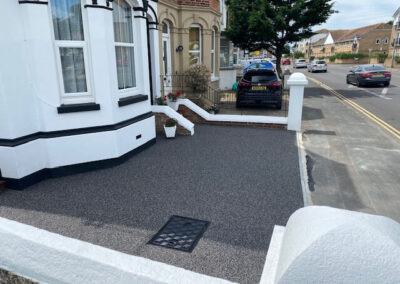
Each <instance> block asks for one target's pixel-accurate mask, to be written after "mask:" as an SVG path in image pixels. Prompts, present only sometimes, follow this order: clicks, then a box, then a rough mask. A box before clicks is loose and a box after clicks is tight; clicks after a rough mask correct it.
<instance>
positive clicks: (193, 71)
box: [185, 65, 211, 92]
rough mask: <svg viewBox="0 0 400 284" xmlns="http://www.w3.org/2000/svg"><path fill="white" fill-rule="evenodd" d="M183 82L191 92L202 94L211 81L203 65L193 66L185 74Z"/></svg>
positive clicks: (208, 72) (209, 74)
mask: <svg viewBox="0 0 400 284" xmlns="http://www.w3.org/2000/svg"><path fill="white" fill-rule="evenodd" d="M185 75H186V77H185V81H186V84H187V86H188V87H190V88H191V89H192V90H193V92H204V91H206V90H207V88H208V85H209V83H210V79H211V73H210V71H208V69H207V67H206V66H204V65H193V66H191V67H190V68H189V69H188V70H187V71H186V72H185Z"/></svg>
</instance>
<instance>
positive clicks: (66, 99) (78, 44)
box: [48, 0, 95, 104]
mask: <svg viewBox="0 0 400 284" xmlns="http://www.w3.org/2000/svg"><path fill="white" fill-rule="evenodd" d="M50 2H51V0H50ZM80 3H81V11H82V25H83V36H84V40H82V41H77V40H56V37H55V34H54V33H55V31H54V23H53V14H52V11H51V3H49V5H48V9H49V17H50V23H51V24H50V26H51V36H52V40H53V43H54V47H55V48H54V50H55V59H56V60H55V61H56V66H57V77H58V82H59V84H58V87H59V94H60V101H61V104H78V103H91V102H95V97H94V95H93V94H92V89H91V71H90V68H89V66H90V63H89V62H90V57H89V52H88V35H89V32H88V28H87V25H88V21H87V17H86V13H85V10H86V9H85V8H84V5H83V1H80ZM62 47H65V48H82V49H83V60H84V65H85V76H86V92H81V93H66V92H65V86H64V77H63V72H62V64H61V54H60V48H62Z"/></svg>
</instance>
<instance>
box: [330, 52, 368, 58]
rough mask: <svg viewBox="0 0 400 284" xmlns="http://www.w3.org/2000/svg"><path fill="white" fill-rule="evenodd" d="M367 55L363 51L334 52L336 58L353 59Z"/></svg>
mask: <svg viewBox="0 0 400 284" xmlns="http://www.w3.org/2000/svg"><path fill="white" fill-rule="evenodd" d="M364 57H368V54H365V53H347V52H341V53H338V54H336V58H337V59H354V58H359V59H361V58H364Z"/></svg>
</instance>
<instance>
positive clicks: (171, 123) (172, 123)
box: [165, 118, 176, 127]
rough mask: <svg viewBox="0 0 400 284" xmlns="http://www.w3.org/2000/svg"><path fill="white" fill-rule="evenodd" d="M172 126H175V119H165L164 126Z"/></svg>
mask: <svg viewBox="0 0 400 284" xmlns="http://www.w3.org/2000/svg"><path fill="white" fill-rule="evenodd" d="M174 126H176V120H175V119H172V118H168V119H167V120H166V121H165V127H174Z"/></svg>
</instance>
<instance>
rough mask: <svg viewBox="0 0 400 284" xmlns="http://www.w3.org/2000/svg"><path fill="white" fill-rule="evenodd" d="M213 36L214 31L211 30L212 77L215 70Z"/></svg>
mask: <svg viewBox="0 0 400 284" xmlns="http://www.w3.org/2000/svg"><path fill="white" fill-rule="evenodd" d="M215 35H216V31H215V29H214V28H213V29H212V31H211V37H212V38H211V67H212V68H211V76H212V77H215V70H216V68H215V43H216V42H215V39H216V38H215Z"/></svg>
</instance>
